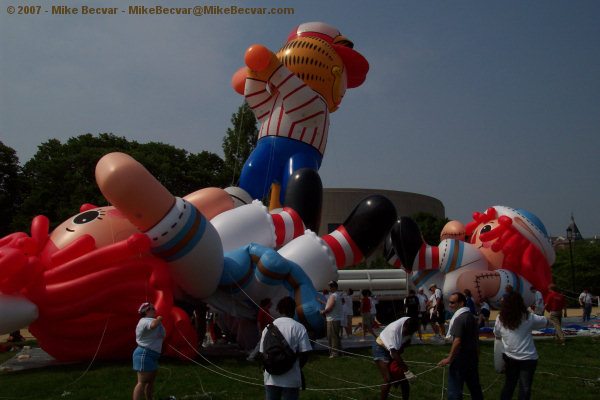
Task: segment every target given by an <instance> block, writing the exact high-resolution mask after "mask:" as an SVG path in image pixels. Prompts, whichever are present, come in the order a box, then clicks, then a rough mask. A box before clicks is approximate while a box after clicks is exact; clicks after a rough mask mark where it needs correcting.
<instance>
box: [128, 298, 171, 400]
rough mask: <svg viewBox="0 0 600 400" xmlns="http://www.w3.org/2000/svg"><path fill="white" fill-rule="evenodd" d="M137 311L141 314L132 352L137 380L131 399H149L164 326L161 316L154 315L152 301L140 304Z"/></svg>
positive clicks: (156, 368)
mask: <svg viewBox="0 0 600 400" xmlns="http://www.w3.org/2000/svg"><path fill="white" fill-rule="evenodd" d="M138 313H139V314H140V316H141V318H140V322H138V324H137V327H136V328H135V340H136V342H137V345H138V347H137V348H136V349H135V351H134V352H133V369H134V370H136V371H137V376H138V382H137V385H135V388H134V389H133V400H144V399H146V400H151V399H152V395H153V391H154V379H155V378H156V371H157V370H158V359H159V357H160V352H161V349H162V342H163V339H164V338H165V328H164V327H163V325H162V323H161V321H162V316H158V317H157V316H156V310H155V309H154V306H153V305H152V303H144V304H142V305H141V306H140V308H139V309H138Z"/></svg>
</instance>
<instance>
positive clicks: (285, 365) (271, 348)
mask: <svg viewBox="0 0 600 400" xmlns="http://www.w3.org/2000/svg"><path fill="white" fill-rule="evenodd" d="M297 358H298V356H297V354H296V353H295V352H294V351H293V350H292V349H291V348H290V345H289V344H288V342H287V341H286V340H285V338H284V337H283V335H282V334H281V332H280V331H279V328H277V326H275V324H273V323H270V324H269V325H267V331H266V332H265V337H264V338H263V352H262V361H263V366H264V368H265V370H266V371H267V372H268V373H270V374H271V375H281V374H284V373H286V372H288V371H289V370H290V369H292V367H293V366H294V363H295V362H296V359H297Z"/></svg>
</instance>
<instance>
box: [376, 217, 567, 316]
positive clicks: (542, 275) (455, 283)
mask: <svg viewBox="0 0 600 400" xmlns="http://www.w3.org/2000/svg"><path fill="white" fill-rule="evenodd" d="M465 236H466V237H468V242H465V241H464V240H465ZM441 238H442V239H443V240H442V241H441V242H440V244H439V245H438V246H430V245H428V244H426V243H425V242H424V240H423V238H422V235H421V233H420V230H419V227H418V225H417V224H416V222H415V221H414V220H412V219H410V218H409V217H400V218H399V219H398V221H397V222H396V224H394V227H393V228H392V230H391V233H390V235H389V237H388V239H387V241H386V254H387V258H388V262H390V263H391V264H392V265H396V266H402V267H403V268H404V269H405V270H406V271H407V272H409V273H410V274H411V279H412V281H413V283H414V284H415V286H417V287H419V288H423V289H425V290H426V291H427V290H428V289H429V287H430V286H431V284H433V283H434V284H436V286H437V287H438V288H441V289H442V291H443V293H444V294H445V295H446V296H445V298H446V299H447V298H448V297H449V295H450V294H451V293H452V292H454V291H457V290H458V291H461V292H463V291H464V290H465V289H469V290H470V291H471V293H472V294H473V296H474V298H475V300H476V301H481V300H482V299H487V300H488V302H489V303H490V305H492V306H493V307H496V308H498V307H499V306H500V304H501V299H502V296H503V295H504V294H505V293H506V290H507V286H508V287H509V290H510V288H512V289H513V290H515V291H517V292H519V293H520V294H521V295H522V296H523V299H524V300H525V304H532V303H533V301H534V299H533V294H532V293H531V291H530V290H529V289H530V287H531V286H532V285H533V286H535V287H536V288H537V289H539V290H540V291H541V292H542V293H543V294H544V295H545V294H547V293H548V285H549V284H550V283H551V282H552V277H551V271H550V266H551V265H552V264H553V263H554V260H555V253H554V250H553V248H552V243H551V242H550V239H549V238H548V234H547V232H546V228H545V227H544V225H543V224H542V222H541V221H540V220H539V219H538V218H537V217H536V216H535V215H534V214H532V213H530V212H528V211H525V210H519V209H514V208H511V207H505V206H494V207H490V208H488V209H487V210H486V211H485V212H483V213H479V212H476V213H474V214H473V221H472V222H470V223H469V224H467V226H466V228H465V227H464V226H463V225H462V224H461V223H460V222H458V221H450V222H449V223H448V224H447V225H446V227H444V229H443V231H442V235H441Z"/></svg>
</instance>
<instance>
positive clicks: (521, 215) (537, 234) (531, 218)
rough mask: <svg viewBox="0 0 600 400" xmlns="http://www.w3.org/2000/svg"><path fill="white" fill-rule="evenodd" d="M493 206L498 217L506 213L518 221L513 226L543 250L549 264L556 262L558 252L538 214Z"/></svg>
mask: <svg viewBox="0 0 600 400" xmlns="http://www.w3.org/2000/svg"><path fill="white" fill-rule="evenodd" d="M493 208H494V209H495V210H496V214H497V216H498V217H501V216H503V215H504V216H507V217H509V218H510V219H512V220H513V221H516V223H513V224H512V226H514V227H515V229H516V230H517V231H519V233H521V234H522V235H523V236H524V237H525V238H527V240H529V241H530V242H531V243H533V245H534V246H536V247H537V248H538V249H539V250H540V251H541V252H542V254H543V255H544V257H546V260H547V261H548V265H552V264H554V260H555V259H556V254H555V253H554V248H553V247H552V242H551V241H550V238H549V237H548V232H547V231H546V227H545V226H544V224H543V223H542V221H540V219H539V218H538V217H537V216H535V215H534V214H532V213H531V212H529V211H526V210H518V209H515V208H511V207H505V206H494V207H493Z"/></svg>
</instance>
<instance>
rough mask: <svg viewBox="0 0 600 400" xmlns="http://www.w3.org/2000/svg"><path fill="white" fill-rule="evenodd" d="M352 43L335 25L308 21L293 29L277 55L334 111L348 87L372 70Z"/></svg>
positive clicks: (358, 83)
mask: <svg viewBox="0 0 600 400" xmlns="http://www.w3.org/2000/svg"><path fill="white" fill-rule="evenodd" d="M353 47H354V44H353V43H352V42H351V41H350V40H349V39H347V38H345V37H344V36H342V35H341V34H340V32H339V31H338V30H337V29H335V28H334V27H333V26H331V25H328V24H325V23H323V22H308V23H304V24H301V25H299V26H297V27H296V28H294V30H292V32H291V33H290V35H289V36H288V38H287V41H286V44H285V45H284V46H283V47H282V48H281V49H280V50H279V51H278V52H277V58H278V59H279V61H281V63H282V64H283V65H285V66H286V68H288V69H289V70H290V71H292V72H293V73H294V74H296V75H297V76H298V77H299V78H300V79H302V80H303V81H304V82H306V84H307V85H308V86H309V87H310V88H311V89H313V90H314V91H315V92H317V93H319V94H320V95H321V96H323V98H324V99H325V100H326V101H327V105H328V107H329V111H330V112H334V111H335V110H337V108H338V107H339V104H340V103H341V101H342V98H343V97H344V93H346V89H347V88H355V87H358V86H360V85H361V84H362V83H363V82H364V81H365V79H366V77H367V72H368V71H369V63H368V62H367V60H366V59H365V58H364V57H363V56H362V55H361V54H360V53H358V52H357V51H356V50H354V49H353Z"/></svg>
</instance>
